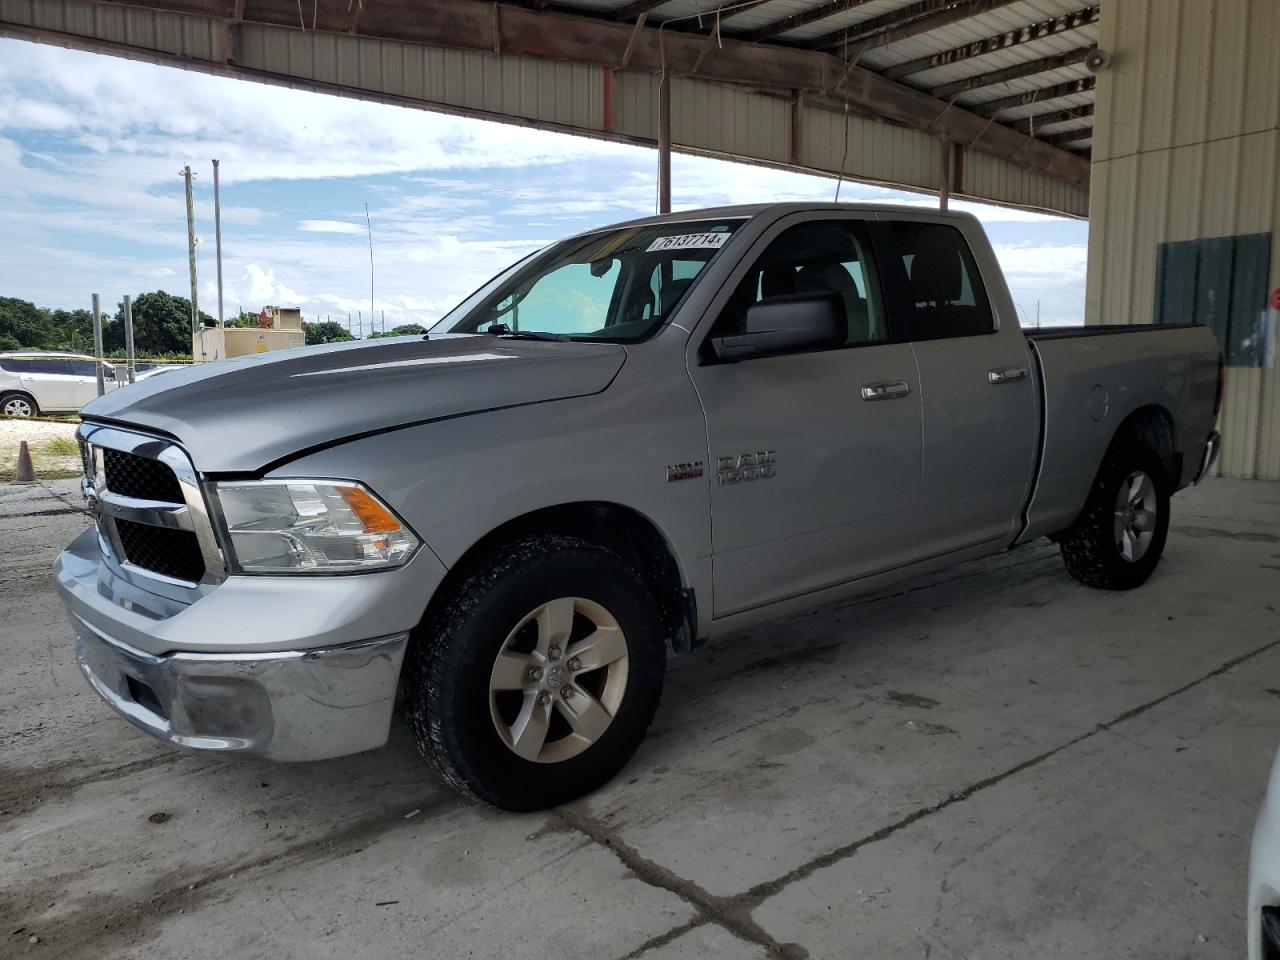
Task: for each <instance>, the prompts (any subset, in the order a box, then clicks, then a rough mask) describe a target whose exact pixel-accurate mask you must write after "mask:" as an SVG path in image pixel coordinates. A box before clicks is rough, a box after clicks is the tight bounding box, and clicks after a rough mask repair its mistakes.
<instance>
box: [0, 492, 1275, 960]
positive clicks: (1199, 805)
mask: <svg viewBox="0 0 1280 960" xmlns="http://www.w3.org/2000/svg"><path fill="white" fill-rule="evenodd" d="M70 486H71V485H70V484H65V483H63V484H50V485H48V486H47V487H43V486H42V487H36V488H18V487H3V488H0V624H2V626H0V664H3V667H0V718H2V720H0V920H2V921H3V925H2V926H0V955H3V956H5V957H25V956H40V957H93V958H95V960H97V958H103V957H138V958H142V957H146V958H165V960H170V958H183V957H235V958H237V960H253V958H259V957H272V958H292V957H306V958H320V957H340V958H346V957H352V956H357V957H362V958H363V957H393V956H394V957H406V956H413V957H418V958H427V957H432V958H434V957H440V958H449V960H454V958H462V957H482V958H497V957H502V958H520V957H538V958H543V957H564V958H592V960H618V958H624V957H636V956H641V955H643V956H644V957H645V958H646V960H677V958H678V960H688V958H702V957H731V958H758V957H770V956H772V957H806V956H807V957H813V958H828V957H830V958H843V957H874V958H877V960H879V958H897V957H911V958H916V957H943V958H949V957H1010V958H1015V957H1016V958H1020V960H1022V958H1028V957H1036V958H1043V957H1063V958H1067V957H1070V958H1079V957H1108V958H1114V957H1126V956H1133V957H1144V958H1145V957H1156V956H1159V957H1195V958H1200V957H1204V958H1228V957H1229V958H1233V960H1235V958H1239V957H1241V956H1242V955H1243V950H1244V943H1243V919H1242V913H1243V907H1244V883H1245V867H1246V859H1247V850H1248V840H1249V833H1250V830H1251V827H1252V823H1253V817H1254V813H1255V811H1256V807H1257V804H1258V801H1259V799H1260V796H1261V792H1262V789H1263V786H1264V783H1265V779H1266V774H1267V770H1268V767H1269V764H1270V761H1271V757H1272V753H1273V751H1274V749H1275V747H1276V740H1277V731H1278V730H1280V631H1278V630H1277V626H1280V614H1277V606H1280V485H1276V484H1262V483H1237V482H1230V481H1214V482H1210V483H1209V484H1207V485H1206V486H1204V487H1202V488H1199V489H1196V490H1191V491H1188V492H1186V493H1184V494H1182V495H1180V496H1179V497H1178V498H1177V499H1176V500H1175V508H1174V509H1175V516H1174V526H1173V532H1172V534H1171V535H1170V539H1169V545H1168V549H1167V552H1166V554H1165V559H1164V562H1163V564H1162V565H1161V567H1160V569H1159V570H1158V571H1157V573H1156V575H1155V577H1154V578H1153V579H1152V581H1151V582H1150V583H1149V584H1148V585H1147V586H1146V587H1144V588H1143V589H1141V590H1139V591H1136V592H1134V593H1131V594H1111V593H1102V592H1097V591H1093V590H1089V589H1086V588H1084V587H1081V586H1079V585H1077V584H1076V583H1075V582H1074V581H1072V580H1071V579H1069V578H1068V577H1067V575H1066V573H1065V571H1064V570H1063V568H1062V565H1061V563H1060V562H1059V560H1058V556H1057V551H1056V548H1053V547H1052V546H1050V545H1048V544H1044V545H1037V546H1033V547H1030V548H1026V549H1024V550H1021V551H1018V552H1016V553H1014V554H1010V555H1008V556H1005V557H1002V558H1000V559H998V560H995V561H987V562H982V563H977V564H970V565H968V566H965V567H960V568H956V569H954V570H950V571H947V572H945V573H943V574H939V575H935V576H933V577H931V578H928V579H927V580H924V581H921V582H918V583H915V584H911V585H909V586H908V587H907V588H906V589H905V591H897V592H896V594H895V595H891V596H885V597H880V598H873V599H869V600H863V601H860V602H854V603H846V604H842V605H838V606H834V607H829V608H826V609H823V610H821V611H818V612H814V613H811V614H808V615H805V616H800V617H796V618H793V619H791V620H788V621H785V622H781V623H778V624H774V625H771V626H767V627H764V628H760V629H757V630H752V631H750V632H747V633H743V634H739V635H736V636H733V637H728V638H725V639H724V640H721V641H718V642H716V643H715V644H713V645H711V647H710V649H705V650H703V651H702V652H701V653H700V654H698V655H695V656H693V657H690V658H682V659H678V660H676V661H674V663H673V665H672V668H671V672H670V676H669V678H668V684H667V691H666V695H665V698H664V702H663V707H662V709H661V711H660V713H659V715H658V719H657V722H656V724H655V727H654V730H653V732H652V733H651V735H650V737H649V739H648V741H647V742H646V743H645V745H644V746H643V747H642V748H641V750H640V753H639V755H638V756H637V758H636V759H635V760H634V761H633V762H632V764H631V766H630V767H629V768H628V769H627V770H626V771H625V772H624V774H623V776H622V777H621V778H620V779H619V780H617V781H616V782H615V783H614V784H612V785H611V786H609V787H608V788H606V789H605V790H603V791H601V792H600V793H598V794H596V795H594V796H592V797H590V798H588V799H586V800H584V801H580V802H578V803H576V804H573V805H571V806H569V807H566V808H564V809H561V810H558V811H555V812H551V813H545V814H537V815H527V816H514V815H510V814H504V813H500V812H497V811H494V810H491V809H487V808H484V807H477V806H472V805H468V804H465V803H462V802H460V801H458V800H457V799H455V797H454V796H453V795H452V794H451V793H449V792H448V791H447V790H446V789H444V788H443V787H442V786H441V784H440V783H439V782H438V781H437V780H436V779H435V777H434V776H433V775H432V774H431V773H429V772H428V771H427V770H426V769H425V767H424V766H423V765H422V764H421V763H420V762H419V761H418V758H417V756H416V754H415V753H414V750H413V747H412V745H411V743H410V742H409V739H408V736H407V733H406V731H405V729H404V727H403V725H400V724H398V725H397V727H396V729H395V730H394V732H393V735H392V741H391V743H390V744H389V745H388V746H387V747H386V748H385V749H383V750H379V751H376V752H373V753H370V754H366V755H363V756H359V757H353V758H349V759H346V760H340V761H331V762H326V763H318V764H308V765H300V766H272V765H268V764H264V763H259V762H254V761H243V760H242V761H235V760H227V759H222V758H217V757H208V756H193V755H189V754H182V753H177V752H174V751H172V750H170V749H168V748H166V747H164V746H162V745H160V744H158V743H155V742H153V741H151V740H149V739H148V738H146V737H144V736H143V735H141V734H139V733H136V732H135V731H134V730H133V729H132V728H131V727H129V726H128V725H126V724H125V723H124V722H123V721H121V720H118V719H116V718H115V717H114V716H113V715H111V714H110V713H109V712H108V710H107V709H106V707H105V706H103V705H102V704H101V703H99V701H98V700H97V698H96V697H95V696H94V695H92V694H91V693H90V692H89V691H88V689H87V688H86V686H85V684H84V683H83V681H82V680H81V678H80V677H79V675H78V674H77V672H76V669H75V667H74V666H73V662H72V654H71V648H70V643H69V640H68V631H67V628H66V626H65V624H64V622H63V613H62V610H61V608H60V606H59V604H58V602H57V601H56V599H55V597H54V594H53V591H52V589H51V587H50V584H49V576H48V568H49V564H50V563H51V562H52V560H53V558H54V555H55V554H56V552H57V550H58V549H59V548H60V546H61V545H62V544H63V543H64V542H65V541H66V540H68V539H70V537H71V536H72V534H73V533H75V532H76V531H77V530H78V529H80V528H81V527H82V526H83V524H84V518H83V517H82V516H80V515H78V514H76V513H75V512H73V511H74V509H75V507H76V502H75V500H74V498H73V497H72V496H71V494H70ZM33 938H38V941H37V942H33Z"/></svg>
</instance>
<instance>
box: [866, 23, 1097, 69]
mask: <svg viewBox="0 0 1280 960" xmlns="http://www.w3.org/2000/svg"><path fill="white" fill-rule="evenodd" d="M1101 10H1102V8H1101V7H1099V6H1094V7H1085V8H1084V9H1083V10H1076V11H1075V12H1074V13H1064V14H1063V15H1062V16H1060V17H1053V18H1052V19H1049V20H1041V21H1040V22H1039V23H1030V24H1027V26H1025V27H1018V28H1017V29H1015V30H1006V31H1005V32H1004V33H998V34H996V35H995V36H994V37H986V38H985V39H983V40H974V41H973V42H972V43H966V44H964V45H963V46H960V47H952V48H951V49H950V50H941V51H939V52H938V53H934V54H930V55H929V56H927V57H919V58H918V59H915V60H908V61H907V62H906V63H895V64H894V65H893V66H891V67H888V68H886V69H884V70H881V71H880V72H881V73H883V74H884V75H885V76H886V77H888V78H889V79H890V80H898V79H900V78H902V77H908V76H910V75H911V74H913V73H923V72H924V71H926V70H934V69H936V68H937V67H946V66H950V65H951V64H953V63H961V62H963V61H965V60H972V59H973V58H974V57H984V56H986V55H987V54H989V53H995V52H996V51H998V50H1008V49H1009V48H1010V47H1016V46H1020V45H1021V44H1024V43H1030V42H1031V41H1032V40H1043V39H1044V38H1045V37H1051V36H1053V35H1054V34H1058V33H1065V32H1066V31H1068V30H1079V29H1080V28H1081V27H1087V26H1089V25H1090V24H1093V23H1097V22H1098V17H1099V15H1100V11H1101Z"/></svg>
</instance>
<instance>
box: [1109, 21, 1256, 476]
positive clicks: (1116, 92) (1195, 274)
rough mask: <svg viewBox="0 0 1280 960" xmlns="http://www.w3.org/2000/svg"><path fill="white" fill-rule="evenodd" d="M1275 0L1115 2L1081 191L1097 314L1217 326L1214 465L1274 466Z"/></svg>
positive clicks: (1230, 468)
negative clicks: (1217, 456)
mask: <svg viewBox="0 0 1280 960" xmlns="http://www.w3.org/2000/svg"><path fill="white" fill-rule="evenodd" d="M1278 43H1280V3H1278V2H1276V0H1109V2H1106V3H1104V4H1103V6H1102V24H1101V33H1100V36H1099V46H1100V47H1101V48H1102V49H1103V50H1106V51H1108V52H1109V53H1110V54H1111V57H1112V62H1111V65H1110V66H1109V67H1108V68H1107V69H1105V70H1103V71H1102V72H1101V73H1100V74H1099V76H1098V84H1097V94H1096V96H1097V107H1096V115H1095V118H1094V138H1093V172H1092V195H1091V198H1090V208H1089V216H1090V227H1089V268H1088V299H1087V304H1086V316H1087V319H1088V322H1090V323H1151V322H1155V323H1178V322H1181V323H1189V322H1201V323H1206V324H1208V325H1209V326H1211V327H1213V328H1214V330H1215V331H1216V332H1217V333H1218V337H1219V340H1220V341H1221V342H1222V345H1223V353H1224V355H1225V357H1226V362H1227V367H1228V370H1227V378H1226V398H1225V401H1224V404H1223V410H1222V426H1221V429H1222V434H1223V450H1222V457H1221V460H1220V461H1219V469H1220V471H1221V472H1222V473H1223V474H1225V475H1227V476H1232V477H1258V478H1267V479H1272V480H1275V479H1280V395H1278V386H1280V381H1278V379H1277V374H1276V366H1275V360H1276V358H1275V353H1276V335H1277V329H1276V321H1277V313H1278V312H1280V311H1277V308H1276V304H1275V303H1274V302H1273V300H1272V298H1273V291H1275V290H1276V288H1278V287H1280V237H1277V230H1278V229H1280V49H1278V48H1277V44H1278Z"/></svg>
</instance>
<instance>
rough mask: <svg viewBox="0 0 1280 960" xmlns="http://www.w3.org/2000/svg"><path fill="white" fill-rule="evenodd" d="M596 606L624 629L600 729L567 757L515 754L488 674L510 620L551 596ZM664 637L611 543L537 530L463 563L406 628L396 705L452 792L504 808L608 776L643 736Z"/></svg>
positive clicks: (546, 799) (575, 791) (594, 784)
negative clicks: (619, 682) (615, 696)
mask: <svg viewBox="0 0 1280 960" xmlns="http://www.w3.org/2000/svg"><path fill="white" fill-rule="evenodd" d="M565 596H575V597H582V598H585V599H587V600H590V601H594V602H595V603H598V604H601V605H602V606H604V607H605V608H607V609H608V610H609V611H610V613H611V614H612V616H613V617H614V618H615V619H616V621H617V623H618V625H619V627H620V628H621V629H622V630H623V632H624V635H625V637H626V642H627V655H628V658H629V664H628V674H627V681H626V689H625V693H624V695H623V698H622V701H621V703H620V704H619V706H618V708H617V710H616V712H615V713H614V716H613V720H612V722H611V723H610V724H609V726H608V728H607V729H606V730H605V732H604V733H603V734H602V735H601V736H600V738H599V739H598V740H597V741H595V742H594V743H592V744H591V745H590V746H589V747H587V748H586V749H585V751H584V752H582V753H579V754H578V755H576V756H573V757H571V758H569V759H566V760H562V761H560V762H556V763H545V762H535V761H531V760H526V759H524V758H522V757H520V756H517V755H516V754H515V753H514V752H513V751H512V749H511V748H510V747H509V746H508V745H507V744H506V742H504V741H503V740H502V738H501V737H500V735H499V733H498V731H497V730H496V729H495V726H494V721H493V719H492V717H491V714H490V708H489V682H490V681H489V677H490V672H491V671H492V670H493V665H494V661H495V659H496V657H497V655H498V652H499V651H500V650H501V649H502V647H503V644H504V642H505V641H506V638H507V637H508V635H509V634H510V633H511V631H512V629H513V628H514V627H515V626H516V624H517V623H518V622H519V621H520V618H521V617H523V616H525V615H526V614H527V613H528V611H530V610H532V609H535V608H536V607H538V606H539V605H540V604H544V603H547V602H549V601H551V600H553V599H555V598H557V597H565ZM665 669H666V641H665V639H664V636H663V633H662V628H661V625H660V622H659V619H658V614H657V605H656V604H655V602H654V599H653V597H652V595H651V594H650V592H649V590H648V589H647V588H646V587H645V585H644V583H643V582H642V581H641V579H640V577H639V576H637V574H636V573H635V571H634V570H633V569H632V568H631V567H629V566H628V565H627V564H626V563H624V562H623V560H622V559H621V558H620V557H619V556H618V555H617V554H615V553H613V552H612V551H610V550H607V549H604V548H603V547H599V546H596V545H594V544H591V543H588V542H586V541H584V540H579V539H577V538H574V537H567V536H555V535H540V536H532V537H528V538H526V539H521V540H517V541H515V542H512V543H509V544H506V545H503V546H502V547H500V548H498V549H496V550H494V551H491V552H490V553H489V554H488V555H487V556H486V557H484V558H482V559H481V560H480V561H479V562H478V563H476V564H474V565H472V568H471V570H470V572H469V573H468V574H466V575H465V576H464V577H463V579H462V580H461V581H460V582H459V583H458V584H457V585H456V587H455V588H454V589H453V590H452V591H451V593H450V594H449V595H448V596H447V597H446V598H444V600H443V602H442V603H441V604H439V605H438V607H437V608H436V609H434V610H433V611H431V612H430V613H429V614H428V616H427V618H426V619H425V620H424V622H423V624H422V625H421V626H420V627H419V629H418V630H417V631H416V632H415V634H414V636H413V638H412V640H411V643H410V647H409V651H408V655H407V658H406V661H405V669H404V676H405V683H404V694H405V708H406V713H407V715H408V719H409V722H410V725H411V727H412V730H413V734H414V738H415V740H416V741H417V745H418V749H419V751H421V753H422V755H423V756H424V757H425V758H426V759H427V761H428V762H430V763H431V765H432V766H434V767H435V769H436V770H437V771H439V773H440V775H441V776H442V777H443V778H444V780H445V781H446V782H447V783H449V784H450V785H451V786H452V787H454V788H455V789H457V790H458V791H460V792H461V793H463V794H465V795H467V796H469V797H473V798H475V799H479V800H483V801H485V802H487V803H491V804H493V805H494V806H497V807H502V808H504V809H507V810H521V811H523V810H541V809H545V808H547V807H551V806H555V805H557V804H561V803H565V802H567V801H569V800H573V799H575V798H577V797H580V796H582V795H584V794H587V793H590V792H591V791H593V790H595V789H597V788H598V787H600V786H602V785H603V784H605V783H607V782H608V781H609V780H611V779H612V778H613V777H614V776H616V775H617V773H618V772H619V771H620V770H621V769H622V768H623V767H624V766H625V765H626V763H627V761H628V760H630V759H631V756H632V754H633V753H634V752H635V750H636V748H637V747H638V746H639V745H640V742H641V740H643V739H644V736H645V733H646V731H647V730H648V728H649V724H650V722H651V721H652V720H653V715H654V713H655V711H656V710H657V708H658V701H659V698H660V697H661V693H662V682H663V675H664V673H665Z"/></svg>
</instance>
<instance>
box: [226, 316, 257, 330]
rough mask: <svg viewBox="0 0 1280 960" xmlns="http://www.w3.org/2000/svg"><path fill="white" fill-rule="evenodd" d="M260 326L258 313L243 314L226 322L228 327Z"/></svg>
mask: <svg viewBox="0 0 1280 960" xmlns="http://www.w3.org/2000/svg"><path fill="white" fill-rule="evenodd" d="M257 325H258V315H257V314H256V313H245V312H241V313H240V314H238V315H237V316H234V317H229V318H228V319H227V321H226V326H228V327H256V326H257Z"/></svg>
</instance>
